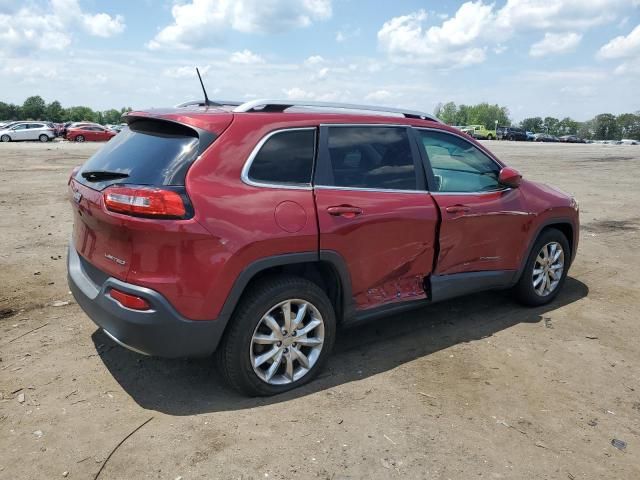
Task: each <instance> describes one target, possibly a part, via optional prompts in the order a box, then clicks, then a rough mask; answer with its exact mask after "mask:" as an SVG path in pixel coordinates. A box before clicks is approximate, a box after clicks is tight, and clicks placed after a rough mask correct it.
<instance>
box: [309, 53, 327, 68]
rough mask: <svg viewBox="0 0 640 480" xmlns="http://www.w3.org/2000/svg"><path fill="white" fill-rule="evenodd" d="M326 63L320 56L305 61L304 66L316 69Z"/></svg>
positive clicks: (313, 56)
mask: <svg viewBox="0 0 640 480" xmlns="http://www.w3.org/2000/svg"><path fill="white" fill-rule="evenodd" d="M324 62H325V60H324V58H323V57H321V56H320V55H312V56H310V57H309V58H307V59H306V60H305V61H304V65H305V66H306V67H315V66H316V65H320V64H322V63H324Z"/></svg>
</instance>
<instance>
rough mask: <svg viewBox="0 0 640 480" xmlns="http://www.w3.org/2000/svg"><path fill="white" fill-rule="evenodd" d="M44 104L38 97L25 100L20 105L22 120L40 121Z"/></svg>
mask: <svg viewBox="0 0 640 480" xmlns="http://www.w3.org/2000/svg"><path fill="white" fill-rule="evenodd" d="M45 108H46V103H45V101H44V99H43V98H42V97H41V96H40V95H34V96H32V97H29V98H27V99H26V100H25V101H24V103H23V104H22V118H23V119H24V120H42V119H43V118H44V113H45Z"/></svg>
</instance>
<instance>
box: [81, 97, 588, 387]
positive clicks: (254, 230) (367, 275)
mask: <svg viewBox="0 0 640 480" xmlns="http://www.w3.org/2000/svg"><path fill="white" fill-rule="evenodd" d="M307 107H309V108H308V109H307V110H306V111H305V108H307ZM323 108H324V109H325V110H323ZM294 109H295V112H294V111H293V110H294ZM367 109H369V110H375V112H373V111H372V113H371V114H368V113H367V112H366V110H367ZM338 110H339V111H338ZM126 121H127V123H128V128H125V129H124V130H123V131H122V132H121V133H120V134H118V136H117V137H115V138H114V139H113V140H112V141H111V142H109V143H108V144H106V145H105V146H104V147H103V148H102V149H101V150H100V151H98V152H97V153H96V154H95V155H94V156H93V157H91V158H90V159H89V160H88V161H87V162H86V163H85V164H84V165H83V166H82V167H77V168H76V169H74V171H73V172H72V174H71V177H70V178H69V194H70V203H71V205H72V209H73V216H74V225H73V235H72V242H71V244H70V247H69V256H68V276H69V285H70V288H71V291H72V292H73V295H74V296H75V298H76V300H77V302H78V304H79V305H80V306H81V307H82V308H83V309H84V311H85V312H86V313H87V314H88V315H89V317H91V318H92V319H93V321H94V322H95V323H96V324H97V325H98V326H99V327H100V328H102V329H103V330H104V331H105V333H106V334H107V335H108V336H109V337H111V338H112V339H113V340H114V341H115V342H117V343H119V344H121V345H124V346H126V347H128V348H130V349H132V350H134V351H137V352H140V353H145V354H150V355H157V356H164V357H183V356H207V355H210V354H212V353H213V352H215V354H216V356H217V361H218V362H219V365H220V369H221V371H222V372H223V374H224V376H225V378H226V379H227V380H228V382H229V383H230V384H231V385H232V386H233V387H234V388H236V389H238V390H240V391H242V392H245V393H246V394H249V395H271V394H277V393H280V392H283V391H286V390H289V389H291V388H293V387H296V386H299V385H301V384H304V383H305V382H308V381H309V380H311V379H312V378H313V377H314V376H315V375H317V373H318V371H319V370H320V369H321V368H322V366H323V365H324V364H325V362H326V360H327V357H328V355H329V353H330V351H331V349H332V346H333V343H334V340H335V337H336V332H337V327H339V326H347V325H351V324H354V323H356V322H358V321H362V320H367V319H371V318H375V317H379V316H383V315H389V314H391V313H394V312H396V313H397V312H401V311H404V310H407V309H410V308H417V307H422V306H425V305H429V304H430V303H433V302H438V301H442V300H445V299H449V298H453V297H457V296H460V295H464V294H468V293H472V292H478V291H483V290H491V289H506V288H511V289H513V291H514V292H515V295H516V297H517V298H518V299H519V300H520V301H521V302H523V303H524V304H527V305H533V306H538V305H543V304H546V303H548V302H550V301H551V300H553V299H554V298H555V297H556V295H558V292H559V291H560V290H561V288H562V285H563V283H564V281H565V278H566V276H567V272H568V270H569V267H570V265H571V263H572V261H573V259H574V257H575V255H576V249H577V246H578V236H579V235H578V225H579V220H578V205H577V203H576V201H575V200H574V199H573V198H572V197H571V196H568V195H566V194H564V193H562V192H560V191H558V190H556V189H554V188H552V187H549V186H546V185H543V184H540V183H537V182H534V181H529V180H524V179H522V178H521V176H520V174H519V173H518V172H517V171H516V170H514V169H513V168H510V167H508V166H506V165H505V164H504V163H503V162H502V161H500V160H499V159H498V158H496V156H495V155H493V154H492V153H491V152H490V151H489V150H488V149H487V148H485V147H484V146H482V145H480V144H479V143H478V142H477V141H476V140H474V139H472V138H470V137H468V136H467V135H464V134H462V133H461V132H459V131H458V130H456V129H454V128H452V127H448V126H446V125H443V124H442V123H440V122H439V121H438V120H437V119H435V118H433V117H431V116H429V115H428V114H423V113H420V112H411V111H404V110H391V109H387V108H384V107H367V106H352V105H341V104H329V103H315V102H293V101H277V100H266V101H259V100H256V101H252V102H248V103H245V104H242V105H239V106H236V107H232V106H225V105H221V106H219V107H212V106H209V107H198V106H195V107H183V108H180V109H179V110H162V111H153V110H151V111H139V112H130V113H128V114H127V115H126ZM396 321H397V320H396Z"/></svg>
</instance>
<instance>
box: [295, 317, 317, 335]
mask: <svg viewBox="0 0 640 480" xmlns="http://www.w3.org/2000/svg"><path fill="white" fill-rule="evenodd" d="M319 325H322V321H321V320H318V319H317V318H312V319H311V321H310V322H309V323H307V324H306V325H305V326H304V327H303V328H301V329H300V330H298V335H300V336H304V335H307V334H308V333H309V332H311V331H313V329H314V328H316V327H317V326H319Z"/></svg>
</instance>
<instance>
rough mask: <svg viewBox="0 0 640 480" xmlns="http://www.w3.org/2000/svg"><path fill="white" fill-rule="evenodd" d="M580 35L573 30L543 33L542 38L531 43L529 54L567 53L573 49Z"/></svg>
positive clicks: (539, 55) (533, 55) (535, 55)
mask: <svg viewBox="0 0 640 480" xmlns="http://www.w3.org/2000/svg"><path fill="white" fill-rule="evenodd" d="M581 40H582V35H581V34H579V33H575V32H567V33H549V32H547V33H545V34H544V38H542V40H540V41H539V42H536V43H534V44H533V45H531V48H530V49H529V55H531V56H532V57H543V56H545V55H553V54H559V53H568V52H572V51H573V50H575V48H576V47H577V46H578V44H579V43H580V41H581Z"/></svg>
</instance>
